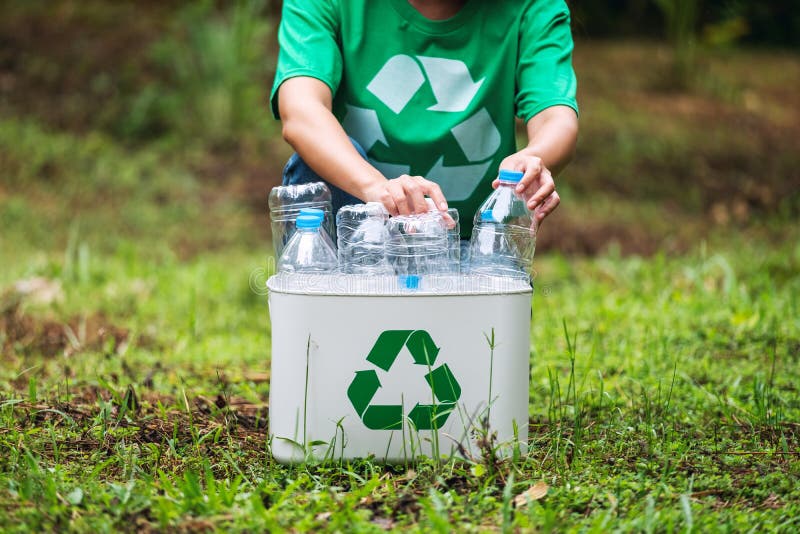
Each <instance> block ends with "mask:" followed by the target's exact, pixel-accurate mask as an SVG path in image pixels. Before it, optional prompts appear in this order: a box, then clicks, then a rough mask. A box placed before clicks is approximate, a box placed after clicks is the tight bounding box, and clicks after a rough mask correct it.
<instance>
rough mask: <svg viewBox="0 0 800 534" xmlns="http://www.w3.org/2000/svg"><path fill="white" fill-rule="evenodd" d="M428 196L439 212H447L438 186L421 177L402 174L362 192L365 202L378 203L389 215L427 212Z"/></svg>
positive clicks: (445, 201) (445, 202) (444, 200)
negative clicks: (426, 198) (426, 197)
mask: <svg viewBox="0 0 800 534" xmlns="http://www.w3.org/2000/svg"><path fill="white" fill-rule="evenodd" d="M426 195H427V196H429V197H430V198H431V200H433V202H434V203H435V204H436V207H437V208H438V209H439V210H441V211H446V210H447V200H446V199H445V198H444V195H443V194H442V190H441V188H440V187H439V185H438V184H437V183H435V182H431V181H430V180H426V179H425V178H423V177H422V176H409V175H407V174H404V175H402V176H398V177H397V178H393V179H391V180H385V181H383V182H378V183H376V184H375V185H372V186H370V187H369V188H367V189H366V191H365V192H364V195H363V196H364V198H362V200H363V201H365V202H380V203H381V204H383V205H384V207H385V208H386V210H387V211H388V212H389V214H390V215H410V214H412V213H425V212H427V211H428V210H429V206H428V203H427V202H426V201H425V196H426Z"/></svg>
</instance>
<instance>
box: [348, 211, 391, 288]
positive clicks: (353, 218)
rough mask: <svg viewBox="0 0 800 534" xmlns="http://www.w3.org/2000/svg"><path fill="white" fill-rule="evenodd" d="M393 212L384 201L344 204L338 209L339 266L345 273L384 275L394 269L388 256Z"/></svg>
mask: <svg viewBox="0 0 800 534" xmlns="http://www.w3.org/2000/svg"><path fill="white" fill-rule="evenodd" d="M388 219H389V212H388V211H386V208H384V207H383V204H381V203H380V202H367V203H366V204H353V205H349V206H342V207H341V208H340V209H339V211H338V212H337V213H336V235H337V242H338V245H339V247H338V252H339V268H340V269H341V271H342V272H343V273H348V274H368V275H381V274H392V273H393V272H394V271H393V270H392V267H391V266H390V265H389V262H388V261H387V260H386V251H385V247H386V242H387V241H388V238H389V234H388V232H387V230H386V221H387V220H388Z"/></svg>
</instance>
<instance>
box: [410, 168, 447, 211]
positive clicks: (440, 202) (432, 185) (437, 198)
mask: <svg viewBox="0 0 800 534" xmlns="http://www.w3.org/2000/svg"><path fill="white" fill-rule="evenodd" d="M415 178H416V179H417V181H418V182H419V183H420V184H421V185H422V188H423V192H424V193H425V194H426V195H428V196H429V197H431V200H433V202H434V204H436V207H437V208H439V209H440V210H441V211H445V210H446V209H447V199H446V198H444V193H442V188H441V187H439V184H437V183H436V182H431V181H430V180H426V179H425V178H422V177H421V176H417V177H415Z"/></svg>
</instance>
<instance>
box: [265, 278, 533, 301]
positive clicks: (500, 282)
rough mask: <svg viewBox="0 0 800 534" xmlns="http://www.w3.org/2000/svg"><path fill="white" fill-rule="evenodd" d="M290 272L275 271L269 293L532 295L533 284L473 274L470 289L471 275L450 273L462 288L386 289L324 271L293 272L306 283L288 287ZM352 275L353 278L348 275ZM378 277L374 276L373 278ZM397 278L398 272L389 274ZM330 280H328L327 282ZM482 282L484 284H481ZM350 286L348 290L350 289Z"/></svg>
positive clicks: (342, 295) (379, 296) (310, 294)
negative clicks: (361, 284)
mask: <svg viewBox="0 0 800 534" xmlns="http://www.w3.org/2000/svg"><path fill="white" fill-rule="evenodd" d="M284 276H289V275H285V274H284V275H281V274H278V275H273V276H271V277H270V278H269V279H268V280H267V282H266V286H267V289H269V292H270V293H276V294H285V295H305V296H328V297H358V298H360V297H375V298H398V297H400V298H403V297H412V298H417V297H442V298H445V297H474V296H504V295H525V294H527V295H532V294H533V287H532V286H531V285H530V284H528V283H527V282H525V281H522V280H513V279H503V278H500V277H487V276H480V277H476V276H472V277H471V278H472V279H473V281H474V284H475V285H474V286H473V287H472V288H470V289H469V290H466V289H464V287H463V286H464V285H465V282H466V281H467V280H466V279H468V278H470V277H469V276H464V275H449V278H450V279H452V280H453V283H458V279H459V278H460V279H461V283H462V288H461V289H462V291H454V290H453V289H450V290H443V289H442V287H440V286H434V287H428V288H426V287H425V285H424V284H423V287H421V288H420V289H415V290H408V289H394V290H387V289H386V287H384V288H383V289H381V288H380V287H372V288H370V287H361V288H360V289H356V290H353V287H352V285H351V287H349V288H348V286H347V281H348V280H350V281H351V284H352V283H356V282H357V278H356V277H355V275H342V274H322V275H291V276H295V277H297V276H304V277H306V281H307V283H306V284H305V287H301V288H294V287H292V288H289V287H285V286H282V284H281V280H282V277H284ZM347 277H350V278H347ZM374 278H375V277H373V280H374ZM386 278H387V279H389V278H396V276H390V277H386ZM431 278H433V279H434V280H437V278H438V281H439V282H442V281H443V280H446V279H447V275H437V276H436V277H434V276H431ZM334 280H339V281H340V282H341V283H340V284H339V285H338V287H332V284H331V282H332V281H334ZM325 282H327V283H325ZM481 283H482V284H483V285H481ZM348 289H349V290H348Z"/></svg>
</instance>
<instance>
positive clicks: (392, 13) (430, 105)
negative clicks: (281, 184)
mask: <svg viewBox="0 0 800 534" xmlns="http://www.w3.org/2000/svg"><path fill="white" fill-rule="evenodd" d="M278 41H279V43H280V53H279V56H278V66H277V72H276V74H275V82H274V85H273V88H272V96H271V101H272V109H273V113H274V114H275V116H276V118H280V117H279V116H278V98H277V94H278V88H279V87H280V85H281V83H283V82H284V81H285V80H287V79H288V78H292V77H295V76H310V77H313V78H317V79H319V80H321V81H323V82H325V83H326V84H327V85H328V86H329V87H330V88H331V92H332V94H333V95H334V98H333V112H334V115H335V116H336V118H337V119H338V120H339V121H340V122H341V124H342V126H343V127H344V129H345V131H346V132H347V133H348V134H349V135H350V137H352V138H353V139H355V140H356V141H358V142H359V143H360V144H361V146H362V147H363V148H364V150H366V151H367V155H368V157H369V161H370V163H372V164H373V165H374V166H375V167H376V168H377V169H378V170H380V171H381V172H382V173H383V174H384V175H385V176H386V177H387V178H395V177H397V176H400V175H401V174H411V175H420V176H424V177H426V178H428V179H430V180H433V181H435V182H437V183H438V184H439V185H440V186H441V188H442V191H443V192H444V195H445V197H446V198H447V200H448V203H449V204H450V206H451V207H455V208H458V210H459V213H460V215H461V219H462V221H463V222H462V233H463V234H464V235H465V236H468V235H469V232H470V231H471V227H472V224H471V223H472V216H473V215H474V213H475V211H476V210H477V209H478V206H479V204H480V203H481V201H482V200H483V199H484V198H485V197H486V196H487V195H488V194H489V193H490V191H491V185H490V184H491V181H492V179H493V178H494V177H495V176H496V174H497V170H498V166H499V165H500V162H501V161H502V160H503V158H504V157H506V156H508V155H509V154H512V153H513V152H515V151H516V142H515V137H514V133H515V132H514V117H515V115H516V116H517V117H520V118H521V119H522V120H524V121H527V120H528V119H530V118H531V117H532V116H533V115H535V114H536V113H538V112H540V111H541V110H543V109H545V108H547V107H549V106H554V105H566V106H570V107H572V108H573V109H575V110H576V111H577V103H576V100H575V90H576V85H577V84H576V80H575V73H574V71H573V69H572V61H571V60H572V36H571V33H570V19H569V10H568V8H567V6H566V4H565V3H564V1H563V0H493V1H492V2H488V1H482V0H467V2H466V3H465V5H464V6H463V7H462V8H461V10H460V11H459V12H458V13H457V14H456V15H455V16H453V17H452V18H449V19H446V20H441V21H434V20H430V19H427V18H425V17H424V16H422V15H421V14H420V13H419V12H418V11H417V10H416V9H414V7H413V6H411V4H409V2H408V0H285V1H284V5H283V18H282V20H281V25H280V31H279V34H278ZM324 141H325V140H324V139H320V142H321V143H322V142H324Z"/></svg>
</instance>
